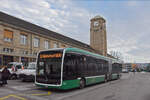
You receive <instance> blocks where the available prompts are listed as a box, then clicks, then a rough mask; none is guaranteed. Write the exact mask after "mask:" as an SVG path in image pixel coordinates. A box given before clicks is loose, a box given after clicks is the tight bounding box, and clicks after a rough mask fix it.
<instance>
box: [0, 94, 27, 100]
mask: <svg viewBox="0 0 150 100" xmlns="http://www.w3.org/2000/svg"><path fill="white" fill-rule="evenodd" d="M10 97H14V98H17V99H19V100H27V99H25V98H23V97H20V96H17V95H8V96H5V97H1V98H0V100H5V99H8V98H10Z"/></svg>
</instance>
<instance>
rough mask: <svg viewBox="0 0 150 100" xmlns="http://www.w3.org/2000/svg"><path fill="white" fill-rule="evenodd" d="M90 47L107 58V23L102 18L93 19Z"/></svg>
mask: <svg viewBox="0 0 150 100" xmlns="http://www.w3.org/2000/svg"><path fill="white" fill-rule="evenodd" d="M90 46H91V47H92V48H94V49H95V50H97V51H99V52H101V53H102V55H104V56H107V37H106V21H105V19H104V18H102V17H101V16H95V17H94V18H92V19H91V27H90Z"/></svg>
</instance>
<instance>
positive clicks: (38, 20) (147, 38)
mask: <svg viewBox="0 0 150 100" xmlns="http://www.w3.org/2000/svg"><path fill="white" fill-rule="evenodd" d="M0 5H1V6H0V11H2V12H5V13H7V14H10V15H13V16H15V17H18V18H21V19H24V20H26V21H29V22H31V23H34V24H37V25H39V26H42V27H45V28H47V29H49V30H52V31H55V32H58V33H60V34H63V35H65V36H68V37H71V38H73V39H76V40H78V41H81V42H84V43H86V44H90V19H91V18H93V17H94V16H96V15H100V16H102V17H103V18H104V19H106V29H107V46H108V47H107V48H108V52H110V51H116V52H120V53H121V54H122V56H123V59H124V61H125V62H132V63H134V62H147V63H148V62H150V46H149V45H150V1H149V0H0Z"/></svg>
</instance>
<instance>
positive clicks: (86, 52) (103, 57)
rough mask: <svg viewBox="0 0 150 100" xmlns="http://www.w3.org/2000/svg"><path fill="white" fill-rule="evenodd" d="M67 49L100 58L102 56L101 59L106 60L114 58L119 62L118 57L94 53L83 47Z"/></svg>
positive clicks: (66, 49) (67, 49)
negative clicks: (82, 48)
mask: <svg viewBox="0 0 150 100" xmlns="http://www.w3.org/2000/svg"><path fill="white" fill-rule="evenodd" d="M65 51H66V52H78V53H82V54H85V55H90V56H94V57H98V58H101V59H104V60H107V61H109V60H112V61H114V62H119V61H118V60H117V59H113V58H110V57H105V56H102V55H99V54H95V53H92V52H89V51H85V50H81V49H78V48H65Z"/></svg>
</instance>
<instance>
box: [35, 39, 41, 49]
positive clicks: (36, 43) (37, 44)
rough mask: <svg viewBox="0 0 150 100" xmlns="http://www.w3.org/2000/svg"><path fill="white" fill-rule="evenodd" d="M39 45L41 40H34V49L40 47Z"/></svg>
mask: <svg viewBox="0 0 150 100" xmlns="http://www.w3.org/2000/svg"><path fill="white" fill-rule="evenodd" d="M39 44H40V39H39V38H34V47H39Z"/></svg>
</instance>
